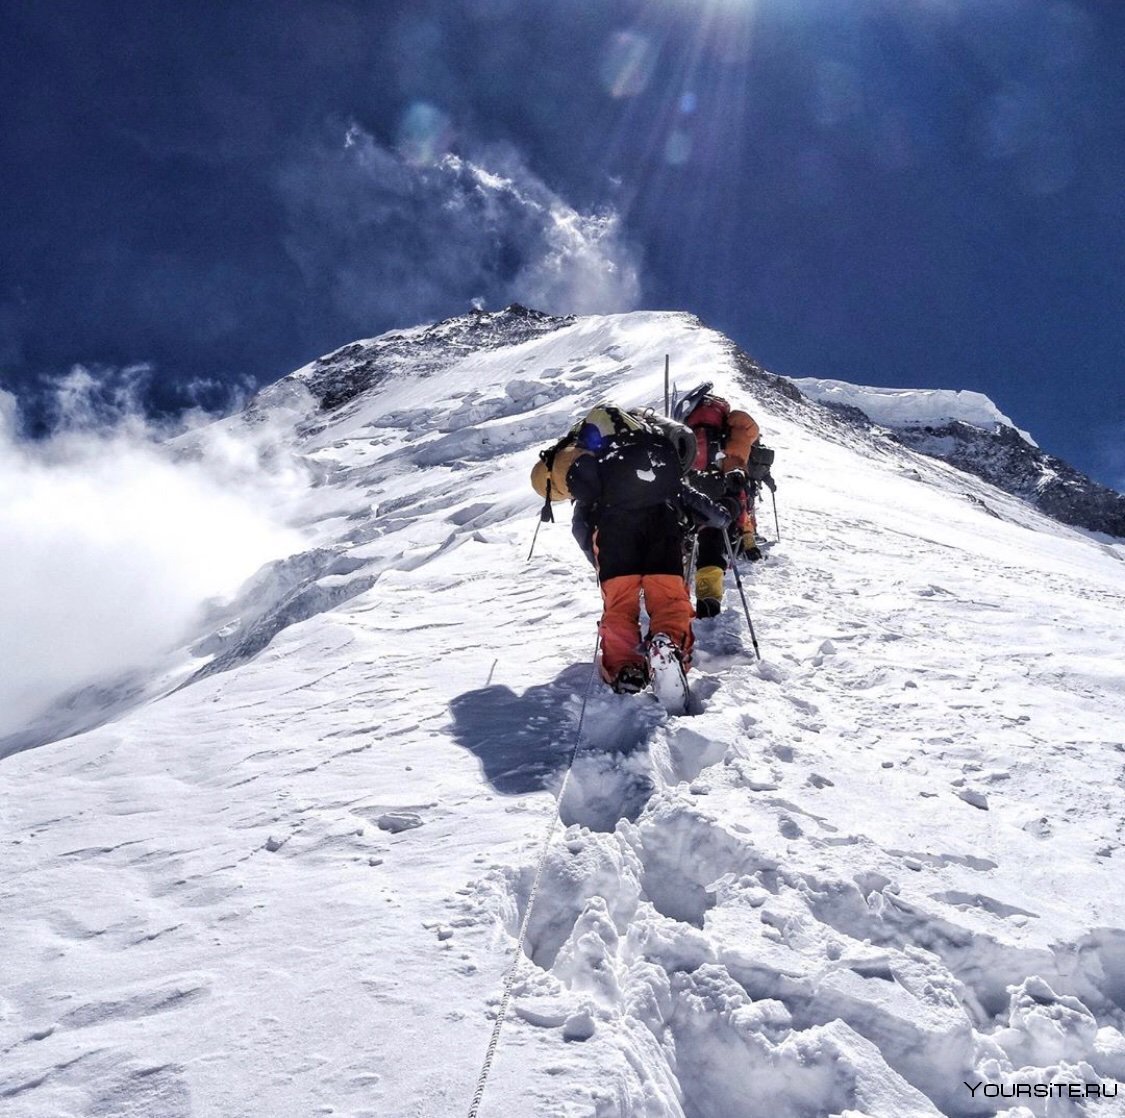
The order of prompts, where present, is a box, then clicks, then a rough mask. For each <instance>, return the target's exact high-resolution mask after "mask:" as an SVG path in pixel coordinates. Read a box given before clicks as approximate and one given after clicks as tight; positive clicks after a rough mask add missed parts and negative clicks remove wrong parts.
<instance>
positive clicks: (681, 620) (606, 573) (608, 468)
mask: <svg viewBox="0 0 1125 1118" xmlns="http://www.w3.org/2000/svg"><path fill="white" fill-rule="evenodd" d="M576 440H577V442H576V445H577V447H578V448H580V450H581V451H584V452H585V453H581V454H579V455H578V456H577V457H576V458H575V459H574V461H573V464H572V465H571V466H570V467H569V469H568V470H567V474H566V478H565V484H566V488H567V490H568V492H569V493H570V495H571V496H572V497H573V498H574V500H575V502H576V504H575V509H574V519H573V532H574V536H575V538H576V539H577V540H578V543H579V545H580V546H581V547H582V549H583V551H585V552H586V554H587V556H588V557H589V558H590V560H591V562H593V563H594V565H595V566H596V568H597V571H598V581H599V583H600V584H601V590H602V602H603V612H602V619H601V624H600V632H601V637H602V642H601V648H602V651H601V658H602V659H601V671H602V676H603V678H604V679H605V680H606V682H607V683H609V684H610V686H612V687H613V689H614V690H615V691H621V692H631V691H639V690H642V689H643V688H644V687H645V686H646V684H647V682H648V673H649V658H648V654H649V652H650V648H649V647H648V646H649V640H650V638H651V640H652V641H653V642H654V643H655V640H656V637H657V636H658V635H660V634H662V635H663V636H665V637H667V638H668V639H669V640H670V641H671V643H672V645H674V647H675V650H676V654H677V655H678V656H679V659H680V662H681V664H682V666H683V668H684V670H685V671H686V670H687V668H688V667H689V666H690V663H691V649H692V632H691V621H692V617H693V616H694V613H693V610H692V607H691V598H690V595H689V593H688V588H687V585H686V584H685V582H684V570H683V541H684V523H683V519H682V514H685V515H690V516H692V517H694V518H696V519H698V520H701V521H702V522H704V523H707V524H709V525H711V526H714V527H719V528H723V529H725V528H726V526H727V525H728V524H729V523H730V520H731V518H732V516H733V515H737V512H738V510H737V507H730V508H728V507H726V506H725V505H723V504H722V503H717V502H714V501H712V500H710V499H709V498H707V497H705V496H703V495H702V494H701V493H698V492H697V491H696V490H694V489H692V488H691V487H690V486H689V485H687V483H686V482H685V481H684V474H685V473H686V471H687V468H688V466H689V465H690V463H691V460H692V457H693V456H694V453H695V438H694V436H693V435H692V433H691V432H690V430H688V429H687V428H685V427H684V426H683V425H682V424H679V423H675V422H673V421H671V420H666V419H663V418H662V417H659V416H655V417H654V416H651V415H647V414H645V415H638V414H637V413H630V412H626V411H624V410H623V409H620V408H616V407H614V406H612V405H603V406H601V407H598V408H595V409H594V410H593V411H591V412H590V413H589V415H588V416H587V417H586V421H585V422H584V423H582V424H581V425H579V426H578V429H577V432H576ZM642 600H643V604H644V608H645V610H646V612H647V613H648V616H649V634H650V638H646V637H645V636H644V635H643V634H642V633H641V626H640V616H641V604H642Z"/></svg>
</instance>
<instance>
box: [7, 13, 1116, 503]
mask: <svg viewBox="0 0 1125 1118" xmlns="http://www.w3.org/2000/svg"><path fill="white" fill-rule="evenodd" d="M0 74H2V75H3V82H4V98H3V110H2V112H3V116H2V123H0V145H2V148H0V150H2V151H3V171H2V180H0V189H2V192H3V198H4V202H5V207H4V208H5V220H4V221H3V222H2V223H0V383H2V384H4V385H5V386H6V387H7V388H8V389H9V390H12V391H15V392H17V394H19V395H20V396H21V397H22V398H23V399H24V400H25V402H27V403H29V404H30V403H31V402H32V401H33V400H34V398H35V396H36V393H37V391H38V386H40V385H41V384H42V383H43V378H44V377H45V376H51V375H57V374H58V373H60V372H64V371H65V370H66V369H67V368H69V367H70V365H72V364H73V363H76V362H80V363H84V364H87V365H94V366H124V365H129V364H133V363H137V362H147V363H150V364H151V365H152V366H153V369H154V372H153V376H152V380H151V387H150V397H151V403H152V404H153V405H154V406H158V407H174V406H176V405H178V404H182V403H184V402H186V401H187V400H189V399H191V398H199V399H201V400H203V401H204V402H212V403H213V402H214V401H215V400H217V399H218V398H220V397H221V396H222V394H223V386H227V385H234V384H246V383H264V382H266V381H269V380H272V379H275V378H276V377H277V376H280V375H282V374H284V373H285V372H288V371H289V370H290V369H292V368H294V367H296V366H297V365H299V364H301V363H303V362H304V361H306V360H308V359H310V358H312V357H314V356H316V355H318V354H320V353H322V352H324V351H326V350H329V349H331V348H333V347H335V346H337V345H341V344H343V343H345V342H347V341H350V340H352V339H353V338H355V337H360V336H370V335H372V334H375V333H378V332H381V331H383V330H385V329H389V328H391V327H394V326H402V325H410V324H413V323H415V322H418V321H423V320H429V319H433V318H436V317H441V316H445V315H448V314H456V313H460V312H461V311H463V310H464V309H466V307H467V305H468V303H469V301H470V300H471V299H473V298H480V299H482V300H483V301H484V302H485V303H486V304H487V305H489V306H490V307H494V306H498V305H501V304H502V303H503V302H506V301H508V300H510V299H512V298H522V299H523V300H524V301H538V302H540V303H546V304H551V305H548V306H546V307H545V309H549V310H553V311H565V310H568V309H571V306H569V305H568V304H572V305H573V307H574V309H578V310H583V311H585V310H593V309H597V308H598V307H599V306H600V305H602V304H604V306H605V309H608V310H615V309H623V308H624V307H626V306H644V307H654V308H664V307H670V308H679V309H687V310H691V311H694V312H695V313H697V314H699V315H700V316H701V317H702V318H703V319H704V320H705V321H707V322H708V323H710V324H711V325H714V326H716V327H718V328H720V329H722V330H724V331H725V332H727V333H728V334H730V335H731V336H732V337H734V338H735V339H736V340H737V341H739V342H740V343H741V344H742V345H743V346H744V347H745V348H747V349H748V350H749V351H750V352H751V353H753V354H754V355H755V356H756V357H758V358H759V359H760V360H761V361H763V362H764V363H765V364H766V365H767V366H769V367H770V368H772V369H774V370H775V371H778V372H783V373H788V374H790V375H794V376H825V377H840V378H842V379H847V380H853V381H858V382H865V383H871V384H880V385H907V386H919V387H951V388H970V389H975V390H978V391H983V392H986V393H988V394H989V395H990V396H992V397H993V399H994V400H995V401H996V403H997V404H998V405H999V406H1000V408H1001V410H1003V411H1005V412H1006V413H1007V414H1009V415H1010V416H1011V417H1012V418H1013V420H1015V421H1016V422H1017V423H1018V424H1019V425H1020V426H1023V427H1025V428H1027V429H1028V430H1030V431H1031V432H1032V434H1033V435H1035V437H1036V438H1037V439H1038V440H1039V442H1040V443H1041V444H1042V445H1043V446H1044V447H1046V448H1047V449H1049V450H1052V451H1054V452H1056V453H1059V454H1061V455H1062V456H1063V457H1065V458H1067V459H1069V460H1070V461H1072V462H1073V463H1074V464H1075V465H1077V466H1079V467H1080V468H1082V469H1085V470H1087V471H1088V472H1090V473H1091V474H1093V476H1095V477H1097V478H1099V480H1102V481H1105V482H1108V483H1110V484H1115V485H1117V486H1118V487H1120V486H1121V485H1122V484H1123V482H1125V450H1123V446H1125V389H1123V387H1122V381H1123V375H1122V374H1123V371H1125V216H1123V211H1125V207H1123V205H1122V200H1123V193H1125V4H1122V3H1120V0H648V2H647V3H636V2H626V0H555V2H552V3H548V2H545V0H429V2H427V0H411V2H409V3H405V2H402V3H395V2H391V3H348V2H346V0H331V2H329V0H310V2H304V3H296V2H288V0H272V2H270V3H268V4H266V3H254V4H250V3H239V2H237V0H223V2H207V0H193V2H191V3H185V2H182V0H177V2H175V3H171V2H161V0H152V2H148V3H145V4H134V3H109V2H102V3H98V2H94V0H81V2H69V3H68V2H67V0H52V3H50V4H43V3H35V2H13V0H2V2H0ZM447 152H452V153H454V154H456V155H459V156H461V157H463V158H464V159H465V160H468V161H471V163H472V164H473V165H475V166H478V167H483V168H485V169H486V170H488V171H489V172H491V173H494V174H497V175H501V176H503V177H504V178H505V180H506V181H507V183H508V187H507V188H506V192H503V194H502V196H496V197H491V196H490V197H489V198H485V197H484V196H483V195H482V194H481V191H480V190H479V189H478V188H479V180H476V179H472V178H471V176H470V177H468V178H467V177H466V172H465V170H464V167H463V166H462V167H460V168H459V169H458V167H456V166H454V167H451V166H450V165H449V164H444V165H443V164H441V163H440V160H441V157H442V156H443V155H444V154H445V153H447ZM572 210H573V211H577V212H576V213H572ZM571 218H573V222H574V223H575V224H570V225H568V224H567V222H568V220H570V219H571ZM615 219H616V224H615ZM572 234H573V236H572ZM568 238H569V239H568ZM607 266H613V267H614V268H616V269H617V271H616V272H615V273H613V275H614V276H616V279H614V280H612V281H609V282H607V283H606V284H605V285H604V286H599V284H598V282H597V281H596V275H597V274H598V273H599V272H600V271H604V269H605V267H607ZM633 270H635V272H636V275H637V281H636V282H635V283H634V282H633V281H632V279H631V276H632V272H633ZM563 273H565V274H563Z"/></svg>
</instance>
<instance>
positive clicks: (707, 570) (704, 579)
mask: <svg viewBox="0 0 1125 1118" xmlns="http://www.w3.org/2000/svg"><path fill="white" fill-rule="evenodd" d="M722 608H723V568H722V567H715V566H708V567H700V568H699V570H698V571H696V572H695V616H696V617H714V616H715V615H716V614H717V613H718V612H719V611H720V610H721V609H722Z"/></svg>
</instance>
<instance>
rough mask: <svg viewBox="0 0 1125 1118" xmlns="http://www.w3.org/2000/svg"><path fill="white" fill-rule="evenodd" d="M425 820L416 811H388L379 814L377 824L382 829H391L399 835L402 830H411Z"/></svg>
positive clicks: (393, 833)
mask: <svg viewBox="0 0 1125 1118" xmlns="http://www.w3.org/2000/svg"><path fill="white" fill-rule="evenodd" d="M424 822H425V820H424V819H423V818H422V817H421V816H420V815H419V814H418V813H417V812H414V811H387V812H384V813H383V814H382V815H380V816H378V817H377V818H376V820H375V826H376V827H378V828H379V830H381V831H390V833H391V834H392V835H397V834H398V833H399V832H400V831H411V830H413V829H414V828H415V827H421V826H422V824H423V823H424Z"/></svg>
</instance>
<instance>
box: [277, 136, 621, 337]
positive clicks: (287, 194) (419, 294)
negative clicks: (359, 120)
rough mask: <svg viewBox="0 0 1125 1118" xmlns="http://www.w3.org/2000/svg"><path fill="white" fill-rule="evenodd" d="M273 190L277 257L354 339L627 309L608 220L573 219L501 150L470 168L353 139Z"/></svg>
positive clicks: (436, 155)
mask: <svg viewBox="0 0 1125 1118" xmlns="http://www.w3.org/2000/svg"><path fill="white" fill-rule="evenodd" d="M427 119H428V118H427ZM279 189H280V191H281V195H282V198H283V200H284V202H285V206H286V210H287V213H288V217H289V226H290V228H289V233H288V235H287V237H286V247H287V249H288V251H289V253H290V255H291V256H292V258H293V259H294V261H295V262H296V263H297V265H298V266H299V267H300V269H301V271H302V273H303V275H304V277H305V280H306V282H307V283H308V285H309V286H310V287H311V288H312V289H313V290H315V291H317V292H324V291H325V290H326V289H327V290H328V292H329V294H330V298H331V301H332V304H333V306H334V309H335V310H337V311H338V312H341V313H343V314H345V315H347V316H349V317H350V318H351V319H352V320H353V321H354V322H355V324H356V326H357V328H359V329H361V330H362V329H366V328H367V327H368V326H369V325H370V323H372V322H377V321H387V320H392V321H397V322H401V323H408V322H414V321H419V320H423V319H426V318H431V317H435V316H441V315H443V314H447V313H449V312H450V311H451V310H452V311H458V310H463V309H467V308H468V306H469V304H470V303H471V302H473V301H474V300H476V301H479V302H481V303H483V304H484V305H486V306H504V305H506V304H508V303H511V302H522V303H529V304H531V305H533V306H536V307H539V308H540V309H542V310H546V311H550V312H552V313H563V314H570V313H578V314H583V313H592V312H595V311H596V312H600V313H605V312H607V311H623V310H630V309H632V308H633V307H635V306H636V305H637V303H638V301H639V299H640V281H639V279H638V268H637V263H636V259H635V254H634V252H633V250H632V249H631V248H630V246H629V245H628V244H627V243H626V242H625V240H624V238H623V236H622V231H621V225H620V220H619V218H618V215H617V214H616V213H615V212H613V211H604V212H599V213H580V212H578V211H577V210H575V209H574V208H573V207H572V206H570V205H569V204H568V203H567V202H566V201H565V200H564V199H562V198H561V197H559V195H557V194H555V193H554V192H553V191H552V190H551V189H550V188H549V187H547V186H546V184H544V183H543V182H542V181H541V180H540V179H539V178H538V177H537V176H536V175H535V174H534V173H533V172H532V171H531V170H529V169H528V167H527V166H526V165H525V164H524V162H523V160H522V159H521V158H520V157H519V155H518V154H517V153H515V152H514V151H512V150H511V149H508V148H503V147H492V148H489V149H488V150H487V151H486V152H484V153H482V154H481V155H480V156H479V157H474V158H473V159H471V160H470V159H467V158H462V157H460V156H457V155H452V154H448V153H446V154H442V153H441V150H440V147H439V148H435V149H432V150H431V148H430V147H428V146H426V145H424V144H421V143H420V142H419V141H418V140H417V139H416V138H413V137H410V138H408V142H407V141H404V142H403V143H401V144H400V146H399V150H398V151H393V150H391V149H389V148H386V147H384V146H382V145H381V144H379V143H378V142H377V141H376V140H375V139H374V138H373V137H371V136H370V135H368V134H367V133H366V132H364V131H363V130H362V129H360V128H358V127H356V126H354V125H353V126H352V127H351V128H350V129H349V130H348V132H347V135H346V137H345V138H344V139H343V142H342V143H337V144H335V146H331V147H330V146H327V145H326V146H324V147H322V148H320V149H318V150H316V151H314V152H313V153H312V154H311V155H307V156H305V157H303V158H302V159H300V160H299V161H296V162H294V163H292V164H291V165H290V166H289V167H288V168H287V169H286V170H285V172H284V173H283V174H282V175H281V177H280V181H279Z"/></svg>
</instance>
